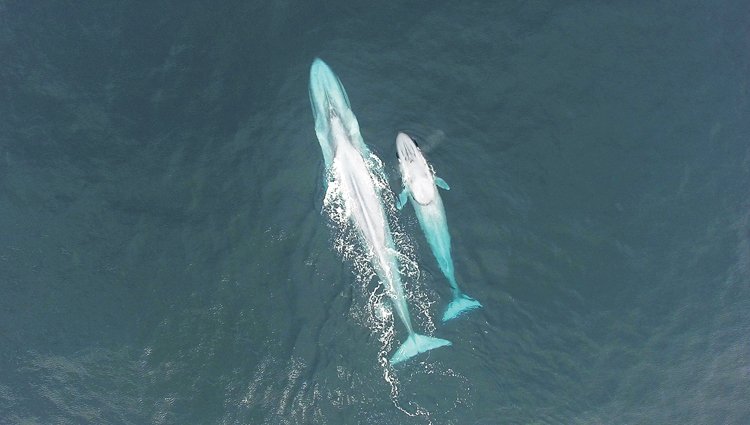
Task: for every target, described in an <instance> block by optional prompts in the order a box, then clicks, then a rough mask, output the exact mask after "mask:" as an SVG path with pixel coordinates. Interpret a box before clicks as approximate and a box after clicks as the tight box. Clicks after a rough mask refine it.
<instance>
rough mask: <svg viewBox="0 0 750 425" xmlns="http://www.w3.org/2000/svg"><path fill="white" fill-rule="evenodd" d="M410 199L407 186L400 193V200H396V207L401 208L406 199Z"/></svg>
mask: <svg viewBox="0 0 750 425" xmlns="http://www.w3.org/2000/svg"><path fill="white" fill-rule="evenodd" d="M408 199H409V192H407V191H406V188H404V190H402V191H401V193H400V194H399V195H398V201H397V202H396V208H398V209H399V210H400V209H401V208H403V207H404V205H406V201H407V200H408Z"/></svg>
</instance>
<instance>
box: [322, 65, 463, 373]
mask: <svg viewBox="0 0 750 425" xmlns="http://www.w3.org/2000/svg"><path fill="white" fill-rule="evenodd" d="M310 103H311V105H312V111H313V117H314V118H315V134H316V135H317V136H318V142H319V143H320V148H321V150H322V151H323V160H324V161H325V167H326V174H327V178H328V187H327V189H326V195H325V196H326V201H325V202H328V201H330V200H331V199H332V198H336V200H338V201H339V202H340V203H341V204H342V205H343V210H344V211H345V214H346V216H348V219H349V221H350V223H351V224H352V225H353V228H355V229H356V232H357V235H358V240H359V241H360V242H361V244H362V246H363V248H364V250H365V252H367V253H368V254H367V255H368V259H369V261H370V264H372V267H373V269H374V270H375V273H376V274H377V276H378V278H379V279H380V280H381V281H382V282H383V283H384V285H385V288H386V292H387V294H388V296H389V297H390V299H391V301H392V303H393V307H394V309H395V310H396V313H397V314H398V316H399V318H400V319H401V321H402V322H403V324H404V326H405V327H406V331H407V332H408V336H407V338H406V341H405V342H404V343H403V344H402V345H401V346H400V347H399V348H398V349H397V350H396V352H395V353H394V354H393V355H392V357H391V359H390V361H391V364H396V363H399V362H402V361H404V360H407V359H409V358H411V357H413V356H415V355H417V354H419V353H423V352H425V351H428V350H432V349H433V348H438V347H442V346H446V345H451V342H450V341H447V340H444V339H440V338H433V337H429V336H425V335H420V334H417V333H416V332H414V329H413V328H412V324H411V319H410V316H409V308H408V306H407V304H406V297H405V295H404V289H403V287H402V285H401V276H400V274H399V262H398V252H397V251H396V247H395V244H394V242H393V237H392V235H391V230H390V226H389V225H388V220H387V219H386V215H385V209H384V207H383V200H382V199H381V198H380V196H379V192H378V189H377V187H376V178H375V177H374V176H375V175H378V173H382V171H380V170H381V168H380V164H381V163H380V160H379V159H378V158H377V157H376V156H375V155H374V154H373V153H372V152H370V150H369V149H368V148H367V145H365V143H364V141H363V140H362V135H361V134H360V131H359V124H358V123H357V118H356V117H355V116H354V113H352V110H351V106H350V104H349V98H348V97H347V95H346V91H345V90H344V87H343V86H342V85H341V81H339V79H338V77H336V75H335V74H334V73H333V71H331V68H329V67H328V65H326V64H325V62H323V61H322V60H320V59H315V61H313V64H312V66H311V68H310Z"/></svg>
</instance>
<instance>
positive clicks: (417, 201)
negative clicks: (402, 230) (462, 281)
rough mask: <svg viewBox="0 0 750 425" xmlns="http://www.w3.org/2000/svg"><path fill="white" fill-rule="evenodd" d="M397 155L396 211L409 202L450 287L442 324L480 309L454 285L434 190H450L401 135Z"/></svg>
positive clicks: (440, 207) (413, 144)
mask: <svg viewBox="0 0 750 425" xmlns="http://www.w3.org/2000/svg"><path fill="white" fill-rule="evenodd" d="M396 152H397V154H398V165H399V169H400V170H401V181H402V183H403V185H404V189H403V190H402V191H401V194H400V195H399V197H398V203H397V204H396V207H397V208H398V209H401V208H403V207H404V205H405V204H406V200H407V198H409V199H411V204H412V205H413V206H414V212H415V213H416V215H417V219H418V220H419V225H420V226H421V227H422V231H423V232H424V235H425V237H426V238H427V242H428V243H429V244H430V248H431V249H432V253H433V255H435V259H437V262H438V265H439V266H440V270H442V272H443V274H444V275H445V277H446V278H448V283H450V286H451V290H452V292H453V301H451V303H450V304H448V308H446V310H445V313H443V322H445V321H448V320H450V319H453V318H455V317H457V316H458V315H460V314H461V313H463V312H465V311H469V310H473V309H475V308H479V307H481V306H482V304H480V303H479V301H477V300H475V299H473V298H471V297H469V296H467V295H466V294H464V293H463V292H461V289H460V288H459V287H458V283H457V282H456V276H455V272H454V270H453V259H452V258H451V235H450V233H448V222H447V220H446V219H445V208H443V200H442V199H441V198H440V194H439V193H438V190H437V186H439V187H441V188H443V189H445V190H449V189H450V187H448V184H447V183H446V182H445V181H444V180H443V179H441V178H440V177H437V176H436V175H435V174H434V172H433V170H432V167H430V165H429V164H428V163H427V160H426V159H425V157H424V155H422V151H421V150H420V149H419V147H417V144H416V142H414V140H412V138H411V137H409V136H407V135H406V134H404V133H398V135H397V136H396ZM436 185H437V186H436Z"/></svg>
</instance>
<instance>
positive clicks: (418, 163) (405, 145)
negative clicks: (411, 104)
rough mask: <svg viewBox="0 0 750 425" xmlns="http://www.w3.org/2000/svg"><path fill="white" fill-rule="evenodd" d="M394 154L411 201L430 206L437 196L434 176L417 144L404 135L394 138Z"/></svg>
mask: <svg viewBox="0 0 750 425" xmlns="http://www.w3.org/2000/svg"><path fill="white" fill-rule="evenodd" d="M396 153H397V155H398V165H399V169H400V170H401V180H402V181H403V182H404V186H406V188H408V189H409V193H411V196H412V199H414V200H415V201H417V203H419V204H421V205H428V204H430V203H431V202H432V201H433V200H434V199H435V196H436V194H437V188H436V187H435V176H434V175H433V173H432V170H431V169H430V166H429V164H427V160H426V159H425V158H424V155H422V151H420V150H419V147H418V146H417V143H416V142H415V141H414V140H413V139H412V138H411V137H409V136H408V135H406V134H405V133H398V135H397V136H396Z"/></svg>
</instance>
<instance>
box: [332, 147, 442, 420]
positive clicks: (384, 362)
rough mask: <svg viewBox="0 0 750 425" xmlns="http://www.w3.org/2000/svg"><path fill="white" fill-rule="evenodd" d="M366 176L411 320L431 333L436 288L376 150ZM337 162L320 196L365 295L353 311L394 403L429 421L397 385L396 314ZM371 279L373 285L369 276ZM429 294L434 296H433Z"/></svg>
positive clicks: (337, 243)
mask: <svg viewBox="0 0 750 425" xmlns="http://www.w3.org/2000/svg"><path fill="white" fill-rule="evenodd" d="M364 159H365V163H366V164H367V167H368V172H369V174H370V178H371V179H372V181H373V182H374V184H375V190H376V192H377V194H378V196H379V197H380V199H381V200H382V203H383V206H384V209H385V215H386V219H387V221H388V225H389V226H390V229H391V234H392V237H393V241H394V244H395V248H396V251H397V252H396V254H397V256H398V260H399V265H400V268H399V272H400V273H401V275H402V277H403V279H402V280H403V285H404V292H405V294H406V297H407V302H408V303H409V307H410V308H411V310H412V311H413V313H414V316H415V318H418V320H416V321H415V325H418V327H419V328H420V329H422V332H424V333H427V334H432V333H434V331H435V323H434V322H433V320H432V317H431V315H430V308H431V307H432V305H433V304H434V301H433V300H432V298H434V293H430V292H429V291H427V289H426V287H425V285H424V284H423V283H422V273H421V272H420V269H419V264H418V262H417V255H416V250H415V246H414V244H413V243H412V241H411V239H410V238H409V236H408V235H407V233H406V232H405V231H404V230H403V228H402V227H401V225H400V224H399V222H398V219H397V216H398V211H397V209H396V203H395V195H394V193H393V192H392V191H391V189H390V186H389V184H388V179H387V178H386V175H385V171H384V167H383V163H382V161H381V160H380V158H378V157H377V155H375V154H373V153H369V155H367V156H366V157H365V158H364ZM338 167H339V165H338V163H337V162H336V161H334V163H333V164H332V166H331V169H330V170H329V172H328V174H327V176H326V179H327V191H326V195H325V199H324V201H323V213H324V214H325V215H326V216H327V217H328V218H329V220H330V221H329V227H330V229H331V234H332V235H333V236H332V241H333V247H334V249H335V250H336V252H337V253H338V254H339V255H340V256H341V257H342V259H343V260H345V261H347V262H349V263H350V264H351V267H352V271H353V272H354V275H355V282H356V284H357V289H358V291H357V292H358V295H359V297H361V299H362V300H366V301H365V302H366V307H365V308H361V306H357V303H354V305H353V310H354V311H352V317H353V318H354V319H355V320H356V321H357V322H359V323H361V324H362V325H364V326H365V327H367V328H368V329H369V330H370V332H371V334H372V335H374V336H376V338H377V340H378V343H379V344H380V347H379V349H378V355H377V362H378V364H379V365H380V368H381V369H382V373H383V379H384V380H385V382H386V383H388V385H389V386H390V399H391V401H392V402H393V405H394V406H395V407H396V408H397V409H398V410H400V411H401V412H403V413H404V414H406V415H407V416H410V417H417V416H421V417H423V418H425V419H426V420H427V422H428V423H432V420H431V418H430V412H429V411H427V409H425V408H424V407H422V406H421V405H419V404H418V403H416V402H414V401H405V402H402V400H401V396H400V391H399V380H398V377H397V375H396V371H395V369H394V368H393V367H392V366H391V365H390V363H389V355H390V354H391V352H392V350H393V347H394V341H396V335H395V333H396V332H395V320H394V314H393V311H392V307H391V304H390V299H389V297H388V291H387V288H386V285H385V284H384V283H383V282H381V281H380V279H378V278H377V274H376V272H375V269H374V268H373V266H372V264H371V261H370V260H371V258H372V255H373V253H372V252H371V251H370V250H369V249H368V248H367V246H366V244H363V243H361V241H360V239H359V238H360V237H359V235H358V233H357V231H356V230H355V229H354V228H353V225H352V223H351V220H350V211H349V209H348V208H347V202H346V201H347V200H346V199H344V194H343V193H342V191H341V186H340V183H339V181H338V179H337V176H338V172H339V170H338ZM373 281H374V282H375V284H374V285H373V284H372V282H373ZM431 297H432V298H431Z"/></svg>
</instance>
